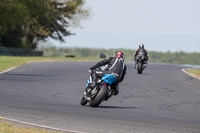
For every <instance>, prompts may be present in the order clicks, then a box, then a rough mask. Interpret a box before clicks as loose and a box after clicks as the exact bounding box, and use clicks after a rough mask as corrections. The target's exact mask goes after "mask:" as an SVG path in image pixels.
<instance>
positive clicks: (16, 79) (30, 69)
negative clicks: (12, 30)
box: [0, 61, 200, 133]
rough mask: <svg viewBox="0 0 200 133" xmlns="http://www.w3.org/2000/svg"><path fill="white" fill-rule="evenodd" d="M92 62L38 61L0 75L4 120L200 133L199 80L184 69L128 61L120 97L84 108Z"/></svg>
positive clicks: (103, 132) (109, 131) (94, 130)
mask: <svg viewBox="0 0 200 133" xmlns="http://www.w3.org/2000/svg"><path fill="white" fill-rule="evenodd" d="M94 63H96V62H95V61H90V62H72V61H71V62H70V61H67V62H64V61H63V62H62V61H57V62H37V63H30V64H28V65H24V66H21V67H18V68H16V69H14V70H11V71H9V72H6V73H3V74H1V75H0V116H2V117H7V118H10V119H16V120H20V121H25V122H29V123H34V124H39V125H44V126H50V127H55V128H61V129H66V130H72V131H78V132H87V133H128V132H129V133H200V81H199V80H197V79H195V78H193V77H191V76H189V75H187V74H185V73H183V72H182V71H181V69H182V68H184V67H185V66H181V65H170V64H149V65H148V67H147V68H146V69H145V70H144V73H143V74H141V75H138V74H137V72H136V70H135V69H134V68H133V63H131V62H127V63H126V64H127V67H128V70H127V74H126V76H125V79H124V81H123V82H122V83H121V84H120V92H119V94H118V95H117V96H113V97H111V98H110V99H109V100H108V101H107V102H106V101H104V102H102V103H101V105H100V106H99V107H98V108H91V107H90V106H89V105H86V106H81V105H80V99H81V97H82V94H83V91H84V87H85V83H86V80H87V79H88V76H89V73H88V72H87V71H88V69H89V68H90V66H92V65H93V64H94Z"/></svg>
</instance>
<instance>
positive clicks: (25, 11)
mask: <svg viewBox="0 0 200 133" xmlns="http://www.w3.org/2000/svg"><path fill="white" fill-rule="evenodd" d="M84 4H85V1H84V0H1V2H0V20H1V21H0V46H3V47H15V48H30V49H35V48H36V47H37V42H38V41H40V40H46V39H47V38H48V37H50V38H53V39H56V40H59V41H64V40H63V37H65V36H70V35H72V33H71V31H69V29H68V28H69V26H70V24H74V23H75V24H78V22H79V21H80V20H81V19H83V18H87V17H88V15H89V12H88V10H87V9H85V7H84Z"/></svg>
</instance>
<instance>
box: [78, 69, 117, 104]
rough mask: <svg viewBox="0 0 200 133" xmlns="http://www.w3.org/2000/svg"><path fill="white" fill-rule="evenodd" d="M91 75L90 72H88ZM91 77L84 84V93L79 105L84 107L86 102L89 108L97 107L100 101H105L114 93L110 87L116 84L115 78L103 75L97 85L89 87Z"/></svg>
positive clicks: (110, 75)
mask: <svg viewBox="0 0 200 133" xmlns="http://www.w3.org/2000/svg"><path fill="white" fill-rule="evenodd" d="M89 72H90V73H91V71H89ZM91 81H92V78H91V75H90V77H89V79H88V80H87V83H86V88H85V92H84V94H83V97H82V99H81V102H80V104H81V105H86V104H87V103H88V102H89V104H90V106H91V107H98V106H99V105H100V103H101V102H102V101H107V100H108V99H109V98H110V97H111V96H112V95H113V93H115V92H114V90H113V89H111V88H110V85H112V84H113V83H115V82H116V78H115V76H114V75H112V74H105V75H104V76H103V77H102V78H101V79H98V80H97V84H96V86H94V87H91Z"/></svg>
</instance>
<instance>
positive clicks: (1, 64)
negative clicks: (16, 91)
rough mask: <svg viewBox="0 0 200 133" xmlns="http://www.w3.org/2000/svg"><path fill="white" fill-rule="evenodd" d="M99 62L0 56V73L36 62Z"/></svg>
mask: <svg viewBox="0 0 200 133" xmlns="http://www.w3.org/2000/svg"><path fill="white" fill-rule="evenodd" d="M84 60H100V58H73V57H12V56H0V72H2V71H6V70H8V69H10V68H13V67H18V66H21V65H24V64H27V63H29V62H37V61H84Z"/></svg>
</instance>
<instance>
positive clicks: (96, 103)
mask: <svg viewBox="0 0 200 133" xmlns="http://www.w3.org/2000/svg"><path fill="white" fill-rule="evenodd" d="M99 87H100V88H99V92H98V93H97V94H96V96H95V97H94V98H93V99H91V101H90V106H91V107H98V106H99V104H100V103H101V102H102V101H103V100H104V98H105V96H106V93H107V91H108V87H107V86H105V85H101V86H99Z"/></svg>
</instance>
